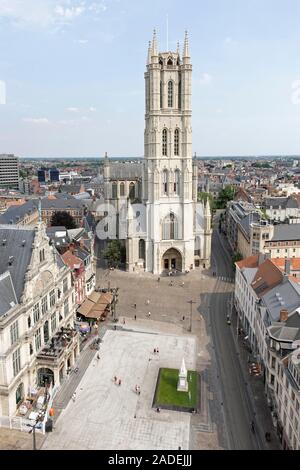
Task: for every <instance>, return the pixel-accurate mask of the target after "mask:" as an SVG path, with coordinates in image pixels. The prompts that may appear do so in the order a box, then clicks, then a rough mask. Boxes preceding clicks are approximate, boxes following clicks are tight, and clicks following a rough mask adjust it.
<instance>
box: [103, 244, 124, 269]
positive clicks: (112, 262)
mask: <svg viewBox="0 0 300 470" xmlns="http://www.w3.org/2000/svg"><path fill="white" fill-rule="evenodd" d="M125 256H126V250H125ZM123 257H124V248H123V247H122V246H121V243H120V241H119V240H111V241H110V242H108V245H107V247H106V249H105V250H104V252H103V258H104V259H106V260H107V262H108V265H109V266H112V267H117V266H118V265H119V263H120V262H121V261H122V258H123Z"/></svg>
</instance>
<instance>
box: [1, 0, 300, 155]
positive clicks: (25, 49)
mask: <svg viewBox="0 0 300 470" xmlns="http://www.w3.org/2000/svg"><path fill="white" fill-rule="evenodd" d="M26 4H27V8H25V7H24V6H23V5H22V2H20V1H18V0H10V1H9V2H8V1H7V0H0V24H1V32H0V42H1V43H2V45H3V50H2V53H1V60H0V82H1V83H2V87H0V89H2V90H3V89H4V90H6V93H5V100H4V99H3V97H2V101H1V99H0V103H1V102H2V103H3V104H0V127H1V130H0V150H1V153H14V154H17V155H20V156H21V157H26V156H27V157H39V156H40V157H42V156H44V157H62V158H64V157H72V156H73V158H78V157H80V156H82V157H99V156H103V155H104V153H105V151H107V152H108V153H109V155H111V156H124V157H128V156H137V157H138V156H142V155H143V153H144V152H143V134H144V77H143V74H144V72H145V64H146V58H147V46H148V41H149V40H150V39H151V37H152V30H153V28H154V27H155V28H156V29H157V32H158V42H159V49H160V50H161V51H163V50H166V48H167V15H168V18H169V48H170V49H172V50H176V47H177V41H178V40H180V43H181V48H182V43H183V37H184V31H185V29H187V30H188V31H189V36H190V45H191V56H192V64H193V70H194V72H193V73H194V80H193V103H192V104H193V124H192V125H193V134H194V142H193V151H194V152H197V155H198V156H203V157H204V156H207V157H210V156H215V155H217V156H220V157H222V156H229V155H231V156H246V155H272V154H275V155H280V154H282V155H297V154H299V146H300V136H299V132H298V126H299V115H300V99H299V88H300V85H299V78H300V71H299V66H298V65H297V62H296V61H295V60H294V57H296V56H297V44H298V43H299V36H300V33H299V31H298V28H297V22H298V20H299V12H300V2H299V1H298V0H290V1H289V6H290V8H286V5H282V4H281V2H279V1H275V2H274V1H273V2H271V1H269V0H268V1H266V2H264V5H261V4H260V2H258V1H257V0H255V1H253V2H251V5H249V4H248V5H239V3H238V2H237V1H234V0H228V1H227V2H226V4H224V2H221V1H220V0H214V1H212V2H207V1H201V2H196V1H189V2H188V3H187V4H186V8H185V9H182V6H181V2H179V1H177V0H176V1H172V2H171V1H166V2H165V3H164V5H163V6H162V5H161V4H160V2H158V1H154V2H152V3H151V5H150V4H147V3H146V2H142V3H141V2H137V1H130V2H129V1H128V0H127V1H126V0H124V1H123V0H122V1H117V0H112V1H107V2H105V1H101V2H100V1H75V0H74V1H67V0H61V1H56V0H43V1H39V0H29V1H28V2H26ZM179 9H180V17H179V15H178V14H177V13H178V11H179ZM287 52H288V53H287ZM103 64H104V65H103ZM129 116H130V119H128V117H129Z"/></svg>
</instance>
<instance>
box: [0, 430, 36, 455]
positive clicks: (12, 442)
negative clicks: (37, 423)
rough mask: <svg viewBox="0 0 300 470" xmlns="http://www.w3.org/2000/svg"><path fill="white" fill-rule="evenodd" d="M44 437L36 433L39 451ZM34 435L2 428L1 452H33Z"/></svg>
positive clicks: (0, 431)
mask: <svg viewBox="0 0 300 470" xmlns="http://www.w3.org/2000/svg"><path fill="white" fill-rule="evenodd" d="M43 441H44V436H43V435H42V434H39V433H36V446H37V448H38V449H39V448H40V446H41V444H42V442H43ZM32 448H33V440H32V434H29V433H28V432H21V431H17V430H15V429H6V428H0V450H32Z"/></svg>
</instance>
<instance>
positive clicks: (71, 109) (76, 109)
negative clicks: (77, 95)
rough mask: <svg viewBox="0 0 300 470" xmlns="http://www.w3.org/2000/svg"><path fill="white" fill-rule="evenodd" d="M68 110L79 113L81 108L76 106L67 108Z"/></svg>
mask: <svg viewBox="0 0 300 470" xmlns="http://www.w3.org/2000/svg"><path fill="white" fill-rule="evenodd" d="M67 111H69V113H78V111H79V109H78V108H75V107H70V108H67Z"/></svg>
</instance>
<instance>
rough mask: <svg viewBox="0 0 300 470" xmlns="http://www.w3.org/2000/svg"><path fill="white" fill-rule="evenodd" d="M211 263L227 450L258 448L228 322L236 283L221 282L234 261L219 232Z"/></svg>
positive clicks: (228, 275) (212, 309) (214, 330)
mask: <svg viewBox="0 0 300 470" xmlns="http://www.w3.org/2000/svg"><path fill="white" fill-rule="evenodd" d="M216 225H217V224H216ZM212 261H213V266H214V270H215V271H216V274H217V279H216V285H215V290H214V293H213V294H212V295H211V296H210V302H209V307H208V313H209V319H210V325H211V326H210V328H211V334H212V340H213V345H214V352H215V356H216V361H217V369H218V378H219V384H220V387H221V395H222V397H223V406H224V418H225V426H226V429H227V440H228V447H229V449H232V450H243V449H250V450H251V449H252V450H254V449H259V448H261V447H260V442H259V440H258V436H257V434H256V433H252V431H251V421H252V420H253V419H254V417H253V409H252V406H251V402H250V399H249V394H248V391H247V384H246V383H245V381H244V377H243V373H242V369H241V366H240V363H239V359H238V356H237V349H236V344H235V340H234V336H233V331H232V328H231V327H230V326H228V325H227V323H226V314H227V312H228V311H229V309H228V305H229V302H230V299H231V298H232V295H233V294H232V293H233V290H234V284H232V283H229V282H226V281H222V277H223V278H232V277H233V272H232V264H231V259H230V257H229V255H228V253H227V251H226V249H225V248H224V245H223V242H222V240H221V237H220V235H219V233H218V231H217V230H215V231H214V233H213V239H212ZM250 393H251V392H250Z"/></svg>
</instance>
